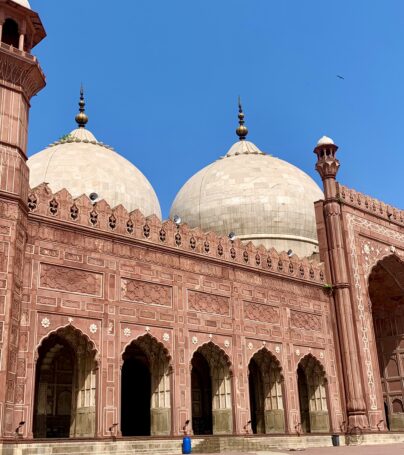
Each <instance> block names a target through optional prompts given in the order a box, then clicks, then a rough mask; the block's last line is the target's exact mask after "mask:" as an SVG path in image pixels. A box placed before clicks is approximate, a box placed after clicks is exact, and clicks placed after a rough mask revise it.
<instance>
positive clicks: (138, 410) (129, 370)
mask: <svg viewBox="0 0 404 455" xmlns="http://www.w3.org/2000/svg"><path fill="white" fill-rule="evenodd" d="M122 360H123V366H122V378H121V431H122V434H123V436H147V435H152V436H157V435H158V436H168V435H170V434H171V376H172V375H171V373H172V365H171V360H172V359H171V355H170V354H169V352H168V349H167V348H166V347H165V346H164V345H163V343H161V342H160V341H158V340H157V339H156V338H155V337H153V336H152V335H150V334H149V333H147V334H145V335H141V336H139V337H137V338H135V339H133V340H131V341H130V342H129V343H128V344H127V345H126V346H125V348H124V350H123V352H122Z"/></svg>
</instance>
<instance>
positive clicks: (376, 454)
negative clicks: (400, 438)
mask: <svg viewBox="0 0 404 455" xmlns="http://www.w3.org/2000/svg"><path fill="white" fill-rule="evenodd" d="M286 453H287V454H289V455H299V454H301V455H404V443H398V444H387V445H359V446H340V447H324V448H322V447H313V448H309V449H303V450H301V449H298V450H279V451H271V452H224V453H223V455H280V454H286ZM199 455H208V454H199Z"/></svg>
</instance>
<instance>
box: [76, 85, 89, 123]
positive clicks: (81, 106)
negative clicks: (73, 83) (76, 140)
mask: <svg viewBox="0 0 404 455" xmlns="http://www.w3.org/2000/svg"><path fill="white" fill-rule="evenodd" d="M85 105H86V103H85V102H84V90H83V84H81V87H80V101H79V113H78V114H77V115H76V122H77V125H78V126H79V128H85V127H86V123H87V122H88V117H87V115H86V113H85V111H86V110H85Z"/></svg>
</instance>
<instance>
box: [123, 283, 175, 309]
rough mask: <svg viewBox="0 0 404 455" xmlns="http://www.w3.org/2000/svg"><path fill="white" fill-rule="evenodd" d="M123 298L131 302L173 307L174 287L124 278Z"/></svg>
mask: <svg viewBox="0 0 404 455" xmlns="http://www.w3.org/2000/svg"><path fill="white" fill-rule="evenodd" d="M121 299H122V300H125V301H129V302H137V303H144V304H151V305H161V306H166V307H172V287H171V286H164V285H161V284H157V283H149V282H147V281H140V280H132V279H130V278H122V279H121Z"/></svg>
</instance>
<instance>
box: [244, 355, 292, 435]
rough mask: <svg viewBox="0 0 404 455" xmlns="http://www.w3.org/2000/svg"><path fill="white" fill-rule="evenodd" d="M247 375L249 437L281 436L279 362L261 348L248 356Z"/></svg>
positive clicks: (283, 427)
mask: <svg viewBox="0 0 404 455" xmlns="http://www.w3.org/2000/svg"><path fill="white" fill-rule="evenodd" d="M248 373H249V374H248V385H249V392H250V412H251V428H252V430H253V433H283V432H284V431H285V413H284V400H283V381H284V377H283V372H282V367H281V364H280V362H279V360H278V359H277V358H276V356H275V355H274V354H272V353H271V352H270V351H269V350H268V349H267V348H266V347H263V348H261V349H260V350H258V351H256V352H255V353H254V354H253V355H252V356H251V358H250V362H249V364H248Z"/></svg>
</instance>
